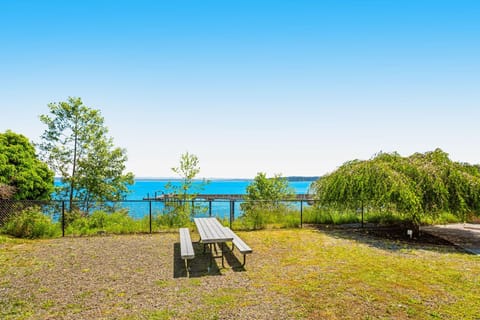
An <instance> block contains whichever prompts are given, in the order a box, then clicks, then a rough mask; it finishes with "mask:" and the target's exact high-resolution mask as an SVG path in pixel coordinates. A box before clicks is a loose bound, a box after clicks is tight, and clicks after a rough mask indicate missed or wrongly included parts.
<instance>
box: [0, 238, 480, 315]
mask: <svg viewBox="0 0 480 320" xmlns="http://www.w3.org/2000/svg"><path fill="white" fill-rule="evenodd" d="M239 235H240V236H241V237H242V238H243V239H244V240H245V242H247V243H248V244H249V245H250V246H251V247H252V248H253V250H254V253H253V254H252V255H250V256H249V257H248V258H247V265H246V268H245V270H239V269H238V268H233V269H232V268H231V267H230V265H231V266H234V267H235V266H236V265H237V262H238V261H236V259H233V257H232V256H230V257H229V259H227V263H226V266H227V268H225V269H222V268H220V269H218V270H215V271H214V272H211V273H207V271H206V270H205V269H206V264H205V261H208V259H207V257H205V256H204V255H203V254H202V251H201V250H198V249H199V248H200V247H199V246H196V247H195V248H196V255H197V256H196V258H195V259H194V260H193V261H192V272H191V273H192V277H191V278H187V277H186V276H185V272H184V270H183V269H182V266H183V262H182V261H181V260H180V259H179V257H178V235H177V234H176V233H165V234H154V235H128V236H103V237H89V238H61V239H52V240H36V241H26V240H12V239H9V238H6V237H2V236H0V318H1V319H43V318H45V319H47V318H49V319H279V318H281V319H479V317H480V258H479V257H478V256H472V255H468V254H464V253H461V252H458V251H456V250H454V249H453V248H449V247H444V246H421V245H409V244H406V243H402V242H393V241H385V240H379V239H375V238H368V237H365V236H361V235H358V234H356V235H352V234H349V233H348V231H325V230H324V231H318V230H314V229H292V230H264V231H255V232H239ZM197 238H198V237H197V236H196V235H195V234H194V235H192V239H193V240H196V239H197ZM236 257H237V258H238V259H241V257H240V256H239V255H238V254H237V255H236ZM217 264H218V265H220V262H219V261H217Z"/></svg>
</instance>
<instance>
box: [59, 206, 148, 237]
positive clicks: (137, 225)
mask: <svg viewBox="0 0 480 320" xmlns="http://www.w3.org/2000/svg"><path fill="white" fill-rule="evenodd" d="M147 219H148V217H147ZM144 220H145V218H144V219H141V220H135V219H133V218H132V217H130V216H129V215H128V211H126V210H120V211H116V212H113V213H107V212H105V211H102V210H98V211H94V212H93V213H92V214H91V215H90V216H88V217H79V218H77V219H75V220H73V221H72V222H71V223H70V224H69V225H68V226H67V228H66V230H65V233H66V234H71V235H92V234H97V233H98V232H106V233H115V234H122V233H135V232H146V231H148V227H145V222H144ZM147 221H148V220H147Z"/></svg>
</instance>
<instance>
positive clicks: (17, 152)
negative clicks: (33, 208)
mask: <svg viewBox="0 0 480 320" xmlns="http://www.w3.org/2000/svg"><path fill="white" fill-rule="evenodd" d="M53 176H54V174H53V172H52V171H51V170H50V169H49V168H48V166H47V165H46V164H45V163H43V162H41V161H40V160H39V159H38V158H37V155H36V154H35V148H34V146H33V145H32V144H31V143H30V141H29V140H28V139H27V138H26V137H25V136H23V135H21V134H17V133H14V132H12V131H9V130H8V131H6V132H5V133H0V189H1V190H2V191H1V192H0V193H1V194H2V195H1V196H0V198H13V199H17V200H23V199H28V200H45V199H49V198H50V194H51V193H52V192H53V190H54V186H53Z"/></svg>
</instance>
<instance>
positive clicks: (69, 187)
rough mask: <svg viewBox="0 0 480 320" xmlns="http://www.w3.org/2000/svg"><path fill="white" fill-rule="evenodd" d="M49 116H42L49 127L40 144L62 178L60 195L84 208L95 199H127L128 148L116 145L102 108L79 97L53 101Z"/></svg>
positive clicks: (51, 164)
mask: <svg viewBox="0 0 480 320" xmlns="http://www.w3.org/2000/svg"><path fill="white" fill-rule="evenodd" d="M48 107H49V109H50V115H41V116H40V120H41V121H42V122H43V123H44V124H45V125H46V126H47V129H46V130H45V132H44V133H43V135H42V143H41V144H40V145H39V147H40V150H42V152H43V157H44V159H45V160H46V162H47V163H48V164H49V165H50V167H51V168H52V169H53V170H55V172H57V173H58V174H59V175H61V177H62V186H63V188H62V189H61V190H59V192H58V193H59V194H60V195H63V196H65V197H68V199H69V200H70V204H71V208H72V204H73V202H72V201H73V200H77V201H80V203H81V204H82V205H83V208H84V210H87V211H88V209H89V206H90V203H91V202H95V201H115V200H121V199H124V197H125V196H126V193H127V192H128V185H129V184H132V183H133V174H132V173H124V170H125V162H126V161H127V156H126V150H125V149H121V148H118V147H117V148H116V147H115V146H114V144H113V139H112V138H111V137H109V136H108V135H107V134H108V129H107V127H106V126H105V124H104V118H103V117H102V115H101V113H100V111H99V110H95V109H91V108H89V107H87V106H85V105H84V104H83V102H82V100H81V99H80V98H72V97H70V98H68V100H67V101H65V102H59V103H50V104H49V105H48Z"/></svg>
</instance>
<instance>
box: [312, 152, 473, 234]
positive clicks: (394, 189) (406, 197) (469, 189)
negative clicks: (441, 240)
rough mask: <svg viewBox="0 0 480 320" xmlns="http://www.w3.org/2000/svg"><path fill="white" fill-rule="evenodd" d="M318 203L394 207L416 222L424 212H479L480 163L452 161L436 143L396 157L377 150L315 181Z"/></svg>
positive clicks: (380, 208)
mask: <svg viewBox="0 0 480 320" xmlns="http://www.w3.org/2000/svg"><path fill="white" fill-rule="evenodd" d="M314 191H315V194H316V198H317V200H319V202H318V203H319V204H320V205H321V206H324V207H334V208H340V209H354V210H358V209H360V210H361V211H362V212H363V210H364V209H368V210H375V211H377V212H380V213H381V212H385V213H390V212H395V213H397V214H401V215H403V216H404V217H405V218H406V219H407V220H410V221H411V222H412V223H413V224H414V225H415V226H418V225H419V223H420V220H421V218H422V217H423V216H432V217H434V216H436V215H437V214H439V213H440V212H450V213H452V214H454V215H456V216H457V217H459V218H461V219H465V217H466V216H467V215H468V214H473V215H478V213H479V212H480V167H479V166H478V165H470V164H465V163H458V162H453V161H451V160H450V159H449V157H448V154H447V153H445V152H443V151H442V150H440V149H436V150H435V151H431V152H427V153H424V154H421V153H416V154H413V155H412V156H410V157H401V156H400V155H399V154H398V153H380V154H377V155H375V156H374V157H373V158H372V159H370V160H365V161H360V160H354V161H350V162H347V163H345V164H343V165H342V166H341V167H340V168H338V169H337V170H336V171H335V172H333V173H330V174H327V175H326V176H324V177H322V178H320V179H319V180H318V181H316V182H315V184H314Z"/></svg>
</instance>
